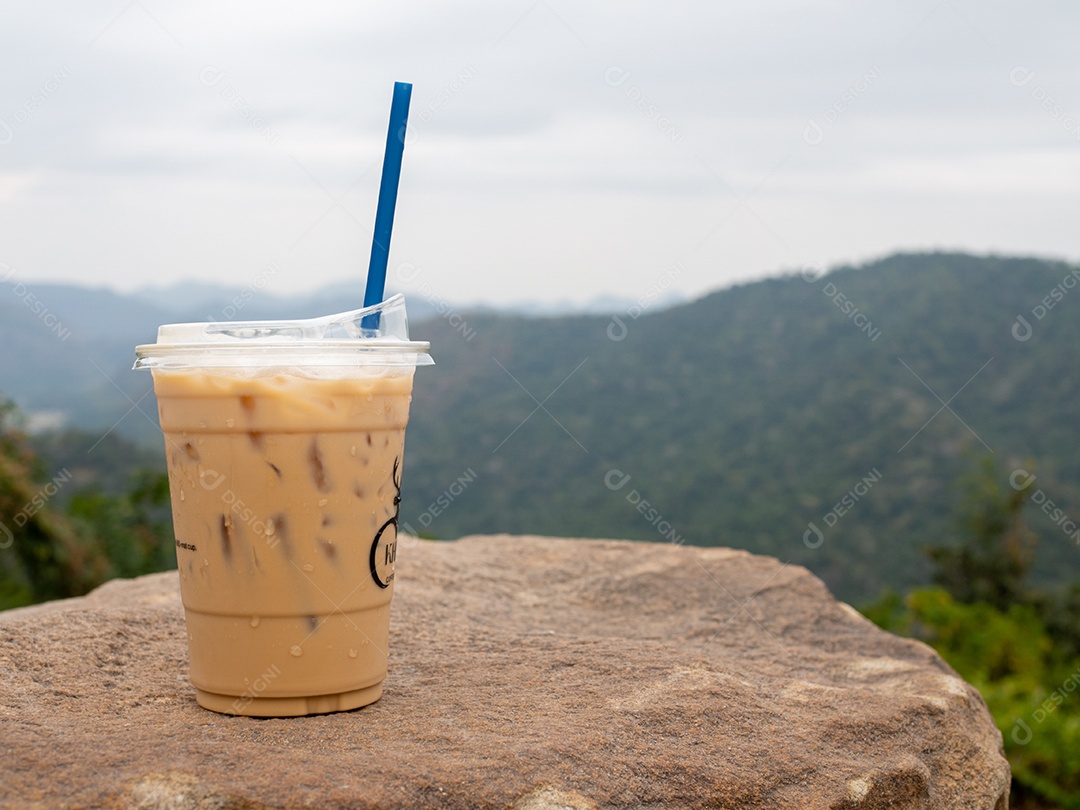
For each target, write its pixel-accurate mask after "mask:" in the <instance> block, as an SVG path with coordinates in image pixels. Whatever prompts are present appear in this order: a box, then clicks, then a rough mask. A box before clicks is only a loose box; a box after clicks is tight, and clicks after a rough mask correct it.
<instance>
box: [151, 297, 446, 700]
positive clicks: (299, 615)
mask: <svg viewBox="0 0 1080 810" xmlns="http://www.w3.org/2000/svg"><path fill="white" fill-rule="evenodd" d="M402 316H403V313H402ZM339 317H340V316H339ZM350 322H355V323H357V324H358V323H359V320H358V319H355V318H354V319H353V321H350ZM226 326H231V325H226ZM250 327H251V325H245V327H244V328H232V332H233V336H234V337H236V341H234V342H233V343H228V344H227V345H229V346H233V347H235V345H236V344H237V343H238V344H239V345H240V346H242V347H244V348H251V349H253V350H255V352H256V353H257V354H260V356H261V359H263V360H267V359H272V360H273V362H272V363H270V364H268V365H265V366H262V365H260V366H251V365H239V366H215V365H213V363H214V362H216V361H214V360H211V361H208V362H206V361H204V362H205V365H206V366H208V367H197V366H195V364H190V366H186V365H185V364H183V363H177V362H172V363H161V364H158V365H156V366H153V374H154V389H155V393H156V394H157V398H158V410H159V414H160V419H161V427H162V431H163V432H164V434H165V447H166V452H167V456H168V471H169V485H170V491H171V494H172V505H173V523H174V529H175V535H176V556H177V565H178V568H179V573H180V584H181V594H182V597H183V602H184V608H185V612H186V616H187V629H188V646H189V652H190V666H191V671H190V677H191V682H192V684H193V685H194V686H195V688H196V690H197V699H198V702H199V703H200V704H201V705H202V706H205V707H206V708H208V709H213V710H215V711H220V712H227V713H234V714H250V715H260V716H287V715H302V714H312V713H318V712H329V711H338V710H344V709H352V708H356V707H358V706H363V705H366V704H368V703H371V702H373V701H375V700H378V698H379V696H380V695H381V694H382V681H383V679H384V678H385V676H386V666H387V638H388V633H389V621H390V599H391V596H392V595H393V588H394V561H395V558H396V555H397V517H398V508H399V503H400V492H401V472H402V461H403V455H402V452H403V447H404V439H405V426H406V424H407V422H408V418H409V403H410V400H411V398H412V397H411V393H412V382H413V374H414V371H415V365H416V364H418V363H420V362H422V361H418V360H417V359H416V355H414V356H413V358H412V361H411V362H409V361H407V359H406V360H402V357H405V358H408V352H404V353H403V351H402V349H401V346H402V345H404V344H401V343H400V342H399V343H398V344H395V346H393V347H391V348H390V349H388V351H389V352H390V353H391V354H393V357H394V358H396V361H395V362H392V363H391V364H389V365H377V364H374V363H375V362H378V361H379V359H380V355H379V354H378V352H376V354H375V355H371V354H370V352H369V350H368V349H367V348H365V349H364V350H363V351H364V352H365V355H364V358H363V359H362V360H357V358H355V357H354V358H353V364H352V365H341V363H343V362H344V360H343V359H342V356H338V355H336V354H335V353H334V351H330V357H331V359H330V360H327V359H326V353H325V352H324V353H322V354H318V355H313V356H312V357H309V358H308V360H312V359H313V357H315V356H317V357H319V358H322V360H321V361H320V362H317V363H316V364H315V365H313V366H310V367H305V366H302V365H299V364H298V365H292V366H290V365H284V364H280V365H279V364H278V362H279V361H280V360H281V356H280V352H281V351H283V349H280V348H278V347H271V348H267V345H268V340H267V339H266V336H265V335H263V334H262V333H261V331H260V330H261V329H262V327H260V328H259V329H256V330H254V331H252V330H251V328H250ZM221 328H222V327H221V326H215V327H213V329H215V330H221ZM164 330H165V328H164V327H163V331H164ZM225 331H229V330H225ZM188 332H190V329H189V330H188ZM271 332H272V337H271V340H275V339H276V340H277V342H278V343H280V342H281V340H282V337H281V335H282V331H281V328H280V325H277V326H276V327H275V328H274V329H272V330H271ZM213 334H219V332H214V333H213ZM301 340H302V341H303V343H304V345H305V346H307V345H309V342H308V341H306V340H305V339H303V338H301ZM217 343H219V341H217V340H216V339H215V344H217ZM332 343H333V344H334V345H335V346H336V347H337V349H341V350H342V351H345V350H344V349H343V348H342V344H344V343H345V341H342V340H339V339H338V340H333V341H332ZM357 343H358V344H360V345H362V346H367V345H368V344H365V342H364V340H363V338H362V337H357ZM369 343H370V341H369ZM161 345H162V338H161V337H160V336H159V344H158V347H160V346H161ZM325 345H329V344H325ZM415 345H417V346H424V347H425V348H426V344H415ZM141 348H146V347H141ZM286 348H287V346H286ZM424 350H425V349H424V348H422V349H420V350H419V354H420V355H422V357H423V358H425V359H426V357H427V356H426V354H423V351H424ZM335 351H336V350H335ZM384 354H385V353H384ZM170 356H172V355H170ZM174 360H175V358H174ZM382 361H383V362H389V361H386V359H385V357H382ZM294 362H297V361H295V359H294ZM329 363H337V364H338V365H330V364H329Z"/></svg>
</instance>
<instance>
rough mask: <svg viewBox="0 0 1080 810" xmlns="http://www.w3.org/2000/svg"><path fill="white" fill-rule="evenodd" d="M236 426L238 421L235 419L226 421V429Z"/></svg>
mask: <svg viewBox="0 0 1080 810" xmlns="http://www.w3.org/2000/svg"><path fill="white" fill-rule="evenodd" d="M235 425H236V420H235V419H226V420H225V427H233V426H235Z"/></svg>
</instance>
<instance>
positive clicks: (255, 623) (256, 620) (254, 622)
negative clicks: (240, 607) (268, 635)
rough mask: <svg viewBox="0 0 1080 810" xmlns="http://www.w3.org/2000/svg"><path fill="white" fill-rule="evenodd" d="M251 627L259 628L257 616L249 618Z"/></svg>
mask: <svg viewBox="0 0 1080 810" xmlns="http://www.w3.org/2000/svg"><path fill="white" fill-rule="evenodd" d="M251 626H252V627H258V626H259V617H258V616H252V617H251Z"/></svg>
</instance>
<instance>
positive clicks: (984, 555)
mask: <svg viewBox="0 0 1080 810" xmlns="http://www.w3.org/2000/svg"><path fill="white" fill-rule="evenodd" d="M1007 476H1008V473H1007V472H1003V471H999V470H998V469H997V468H996V467H995V466H994V464H993V463H992V462H989V461H984V462H983V463H981V464H980V465H979V467H978V469H977V470H976V471H975V472H974V473H972V474H971V475H970V476H968V477H967V480H966V482H965V486H964V490H965V492H966V497H965V500H964V502H963V507H964V508H963V509H962V510H961V511H962V515H963V517H962V520H961V523H960V531H959V533H958V534H959V538H958V539H959V542H957V543H949V544H944V545H937V546H932V547H930V548H929V549H927V552H928V554H929V555H930V557H931V559H932V560H933V562H934V566H935V571H934V579H935V581H936V582H938V583H940V585H939V587H934V588H920V589H916V590H913V591H911V592H910V593H908V594H907V595H906V596H905V597H901V596H899V595H898V594H896V593H895V592H889V593H886V594H885V595H883V596H882V597H881V598H880V599H878V600H877V601H876V602H875V603H873V604H872V605H870V606H868V607H867V608H866V609H865V610H864V613H865V614H866V615H867V616H868V617H869V618H870V619H871V620H872V621H874V622H876V623H877V624H878V625H880V626H881V627H884V628H885V629H887V630H890V631H892V632H895V633H900V634H902V635H906V636H911V637H914V638H918V639H921V640H923V641H925V642H927V643H928V644H930V645H931V646H933V647H934V649H936V650H937V651H938V653H940V654H941V656H942V657H943V658H944V659H945V660H946V661H948V662H949V664H951V665H952V666H953V668H955V669H956V671H957V672H958V673H959V674H960V675H961V676H962V677H963V678H965V679H966V680H968V681H969V682H971V683H972V684H973V685H974V686H975V687H976V688H978V689H979V691H980V693H981V694H982V696H983V698H984V699H985V700H986V703H987V706H988V707H989V709H990V712H991V714H992V715H993V717H994V720H995V722H996V723H997V726H998V728H999V729H1000V731H1001V733H1002V737H1003V741H1004V745H1005V753H1006V755H1007V756H1008V758H1009V763H1010V765H1011V766H1012V771H1013V801H1012V806H1013V807H1018V808H1022V807H1032V808H1036V807H1037V808H1044V807H1063V808H1080V588H1077V587H1075V586H1074V587H1072V588H1069V589H1068V590H1064V591H1061V592H1058V593H1045V592H1040V591H1039V590H1037V589H1034V588H1032V587H1031V586H1030V585H1029V584H1028V582H1027V581H1026V580H1025V575H1026V573H1027V571H1028V570H1029V568H1030V565H1031V563H1032V560H1033V556H1034V540H1033V537H1032V536H1031V533H1030V531H1029V529H1028V528H1027V526H1026V524H1025V520H1024V505H1025V503H1027V502H1028V499H1029V495H1028V492H1027V489H1028V488H1027V487H1026V486H1023V485H1022V484H1023V483H1024V482H1023V480H1021V481H1020V484H1021V486H1017V485H1016V484H1017V479H1016V476H1015V475H1014V476H1012V478H1011V479H1009V478H1008V477H1007ZM1007 480H1008V481H1010V483H1009V485H1006V483H1005V482H1006V481H1007Z"/></svg>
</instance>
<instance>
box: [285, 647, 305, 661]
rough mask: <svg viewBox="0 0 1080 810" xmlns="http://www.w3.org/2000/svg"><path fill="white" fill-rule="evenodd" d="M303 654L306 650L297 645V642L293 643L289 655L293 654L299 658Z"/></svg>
mask: <svg viewBox="0 0 1080 810" xmlns="http://www.w3.org/2000/svg"><path fill="white" fill-rule="evenodd" d="M303 654H304V651H303V650H301V649H300V647H299V646H297V645H296V644H293V645H292V647H290V648H289V655H291V656H293V657H295V658H299V657H300V656H301V655H303Z"/></svg>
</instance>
